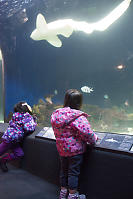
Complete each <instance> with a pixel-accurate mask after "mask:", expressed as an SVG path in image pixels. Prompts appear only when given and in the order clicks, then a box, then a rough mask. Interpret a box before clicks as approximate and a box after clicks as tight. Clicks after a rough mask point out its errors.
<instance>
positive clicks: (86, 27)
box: [30, 0, 131, 47]
mask: <svg viewBox="0 0 133 199" xmlns="http://www.w3.org/2000/svg"><path fill="white" fill-rule="evenodd" d="M130 3H131V0H124V1H122V3H121V4H119V5H118V6H117V7H116V8H115V9H114V10H113V11H112V12H110V13H109V14H108V15H107V16H106V17H104V18H103V19H101V20H100V21H98V22H95V23H88V22H86V21H75V20H73V19H59V20H56V21H53V22H50V23H47V22H46V20H45V17H44V16H43V15H42V14H41V13H39V14H38V15H37V18H36V28H35V30H33V32H32V33H31V35H30V37H31V38H32V39H33V40H36V41H38V40H46V41H47V42H48V43H50V44H51V45H52V46H54V47H61V46H62V41H61V39H60V38H59V37H58V36H59V35H62V36H64V37H66V38H68V37H70V36H71V35H72V33H73V32H74V31H82V32H84V33H87V34H91V33H92V32H93V31H104V30H106V29H107V28H108V27H109V26H110V25H111V24H113V23H114V22H115V21H116V20H118V18H119V17H120V16H122V15H123V14H124V12H125V11H126V10H127V9H128V7H129V5H130Z"/></svg>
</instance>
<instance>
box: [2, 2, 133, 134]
mask: <svg viewBox="0 0 133 199" xmlns="http://www.w3.org/2000/svg"><path fill="white" fill-rule="evenodd" d="M132 19H133V3H132V1H131V0H100V1H99V0H12V1H10V0H0V30H1V31H0V48H1V52H2V58H1V60H3V61H1V60H0V61H1V62H0V64H1V65H0V75H1V87H0V89H1V90H0V95H1V102H0V111H1V112H0V117H1V118H0V120H1V121H5V122H8V121H9V119H10V118H11V115H12V112H13V106H14V105H15V104H16V103H17V102H18V101H26V102H27V103H29V104H30V105H31V106H32V108H33V112H34V114H36V116H37V118H38V125H40V126H51V124H50V116H51V113H52V112H53V111H54V110H55V109H57V108H60V107H62V106H63V100H64V94H65V92H66V90H67V89H70V88H75V89H78V90H80V91H81V92H82V94H83V106H82V111H85V112H86V113H88V114H89V115H91V117H90V118H89V121H90V123H91V126H92V128H93V130H94V131H98V132H112V133H121V134H133V42H132V37H133V25H132ZM3 110H4V111H3Z"/></svg>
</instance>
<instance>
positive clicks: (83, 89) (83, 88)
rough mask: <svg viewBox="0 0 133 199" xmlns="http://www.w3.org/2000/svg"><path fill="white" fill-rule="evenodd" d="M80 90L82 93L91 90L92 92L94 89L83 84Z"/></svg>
mask: <svg viewBox="0 0 133 199" xmlns="http://www.w3.org/2000/svg"><path fill="white" fill-rule="evenodd" d="M81 91H82V92H83V93H91V92H93V91H94V90H93V88H91V87H88V86H83V87H81Z"/></svg>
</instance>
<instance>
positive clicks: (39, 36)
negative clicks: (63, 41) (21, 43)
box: [30, 29, 43, 41]
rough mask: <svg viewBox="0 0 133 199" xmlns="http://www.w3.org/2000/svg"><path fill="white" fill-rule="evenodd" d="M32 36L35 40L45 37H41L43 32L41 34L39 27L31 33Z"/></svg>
mask: <svg viewBox="0 0 133 199" xmlns="http://www.w3.org/2000/svg"><path fill="white" fill-rule="evenodd" d="M30 38H32V39H33V40H36V41H37V40H42V39H43V38H42V37H41V34H40V32H39V31H38V30H37V29H35V30H34V31H33V32H32V33H31V35H30Z"/></svg>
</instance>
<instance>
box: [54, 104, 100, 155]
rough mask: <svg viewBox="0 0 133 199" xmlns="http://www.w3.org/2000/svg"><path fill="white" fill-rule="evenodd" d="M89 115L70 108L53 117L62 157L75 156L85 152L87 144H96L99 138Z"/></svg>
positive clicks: (57, 111) (61, 110)
mask: <svg viewBox="0 0 133 199" xmlns="http://www.w3.org/2000/svg"><path fill="white" fill-rule="evenodd" d="M87 117H88V115H87V114H86V113H84V112H82V111H79V110H75V109H71V108H70V107H65V108H59V109H57V110H55V111H54V112H53V114H52V116H51V124H52V128H53V131H54V134H55V137H56V146H57V150H58V152H59V155H60V156H64V157H67V156H74V155H78V154H81V153H84V152H85V149H86V143H87V142H88V143H90V144H95V142H96V140H97V136H96V134H95V133H93V131H92V130H91V127H90V124H89V122H88V120H87Z"/></svg>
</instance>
